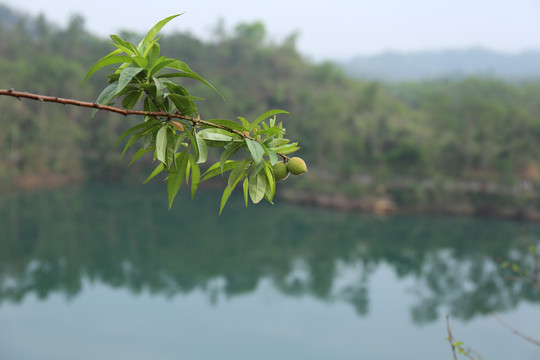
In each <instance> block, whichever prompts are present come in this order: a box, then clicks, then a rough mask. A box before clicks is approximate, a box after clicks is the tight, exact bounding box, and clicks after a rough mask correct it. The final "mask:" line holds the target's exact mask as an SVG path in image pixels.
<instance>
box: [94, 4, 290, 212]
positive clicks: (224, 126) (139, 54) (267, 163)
mask: <svg viewBox="0 0 540 360" xmlns="http://www.w3.org/2000/svg"><path fill="white" fill-rule="evenodd" d="M179 15H180V14H178V15H173V16H169V17H167V18H166V19H163V20H161V21H160V22H158V23H157V24H156V25H155V26H154V27H153V28H152V29H151V30H150V31H149V32H148V33H147V34H146V36H145V37H144V38H143V39H142V40H141V41H140V42H139V44H138V45H137V46H135V45H133V44H132V43H130V42H129V41H126V40H124V39H122V38H121V37H120V36H118V35H111V39H112V45H114V46H115V47H116V49H115V50H114V51H112V52H111V53H109V54H108V55H106V56H104V57H103V58H101V59H100V60H98V62H97V63H96V64H94V65H93V66H92V67H91V68H90V70H89V71H88V74H87V75H86V78H85V79H84V82H83V84H84V83H85V82H86V81H87V80H88V79H89V78H90V76H92V75H93V74H94V73H95V72H96V71H98V70H99V69H102V68H104V67H110V66H111V65H114V66H115V67H113V69H112V72H111V73H110V74H108V75H107V76H108V79H109V85H108V86H107V87H106V88H105V89H104V90H103V91H102V92H101V94H100V95H99V96H98V98H97V100H96V103H98V104H100V105H111V104H114V103H115V102H121V105H122V107H123V108H125V109H128V110H131V109H134V108H135V107H136V106H142V108H143V109H144V111H145V117H144V121H142V122H141V123H139V124H137V125H135V126H133V127H131V128H130V129H128V130H127V131H125V132H124V133H123V134H122V135H121V136H120V138H119V139H118V141H117V142H116V145H118V143H119V142H120V141H122V140H123V139H124V138H126V137H128V136H129V138H128V140H127V142H126V144H125V146H124V149H123V151H122V156H123V155H124V154H125V153H126V151H127V150H128V149H130V148H131V147H132V146H133V145H134V144H135V143H138V144H139V146H140V147H139V149H138V150H137V152H136V153H135V154H134V155H133V157H132V159H131V161H130V165H131V164H132V163H133V162H134V161H136V160H138V159H140V158H141V157H142V156H143V155H145V154H147V153H153V160H157V161H158V162H159V164H158V165H157V166H156V168H155V169H154V171H153V172H152V173H151V174H150V175H149V176H148V178H147V179H146V180H145V183H146V182H147V181H149V180H150V179H152V178H154V177H155V176H156V175H158V174H160V173H162V172H163V171H165V172H166V173H167V178H166V179H167V191H168V199H169V209H170V208H171V206H172V203H173V200H174V199H175V197H176V195H177V194H178V192H179V190H180V188H181V187H182V185H183V184H184V183H185V185H186V186H188V185H189V186H190V187H191V194H192V196H194V195H195V192H196V191H197V188H198V186H199V184H200V182H201V181H204V180H207V179H210V178H212V177H214V176H217V175H221V176H223V178H225V173H226V172H229V175H228V178H227V180H226V184H227V185H226V188H225V190H224V192H223V196H222V200H221V205H220V210H219V211H220V213H221V211H222V210H223V207H224V206H225V204H226V203H227V200H228V198H229V196H230V195H231V193H232V192H233V190H234V189H235V188H236V186H237V185H238V184H239V183H240V182H242V187H243V192H244V198H245V203H246V206H247V205H248V199H251V201H252V202H253V203H258V202H260V201H261V200H262V199H263V198H264V199H266V200H267V201H269V202H270V203H272V200H273V198H274V194H275V190H276V189H275V183H276V179H275V175H274V170H273V165H274V164H275V163H276V162H277V161H278V156H281V157H282V158H283V159H285V160H287V159H288V157H287V156H286V154H289V153H292V152H295V151H297V150H298V149H299V147H298V143H297V142H291V141H290V140H288V139H286V138H284V135H285V129H284V127H283V124H282V123H281V122H279V123H278V122H277V120H276V115H277V114H283V113H287V112H286V111H283V110H269V111H266V112H265V113H263V114H262V115H260V116H258V117H257V118H256V119H255V120H253V121H251V122H250V121H248V120H246V119H245V118H242V117H239V118H238V120H239V122H238V121H233V120H227V119H213V120H201V118H200V116H199V113H198V110H197V107H196V105H195V101H196V100H203V99H202V98H199V97H195V96H192V95H191V94H190V93H189V92H188V90H187V89H186V88H185V87H184V86H183V85H181V84H180V83H178V80H181V79H183V78H189V79H193V80H196V81H198V82H200V83H202V84H204V85H206V86H207V87H209V88H210V89H211V90H212V91H214V92H215V93H217V94H218V95H220V96H221V94H220V93H219V92H218V91H217V90H216V89H215V88H214V87H213V86H212V85H211V84H210V83H209V82H208V81H207V80H205V79H204V78H203V77H201V76H200V75H198V74H197V73H196V72H194V71H193V70H191V69H190V67H189V66H188V65H187V64H186V63H184V62H182V61H180V60H177V59H172V58H168V57H166V56H160V45H159V43H158V40H159V39H160V37H158V33H159V31H160V30H161V29H162V28H163V26H164V25H165V24H167V23H168V22H169V21H171V20H172V19H174V18H176V17H177V16H179ZM174 80H177V81H176V82H175V81H174ZM96 111H97V109H96V110H94V113H95V112H96ZM94 113H93V114H94ZM116 145H115V146H116ZM208 147H215V148H221V149H222V153H221V156H220V159H219V161H218V162H216V163H215V164H213V165H211V166H210V167H208V168H207V170H206V171H205V172H202V171H201V168H200V166H201V164H204V163H206V161H207V160H208ZM241 149H245V150H246V151H247V154H246V155H247V156H246V157H245V158H244V159H241V160H232V159H231V158H232V157H233V155H235V154H236V153H237V152H238V151H239V150H241Z"/></svg>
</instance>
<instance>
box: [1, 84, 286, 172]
mask: <svg viewBox="0 0 540 360" xmlns="http://www.w3.org/2000/svg"><path fill="white" fill-rule="evenodd" d="M1 95H6V96H13V97H15V98H17V99H19V100H21V99H23V98H25V99H31V100H38V101H45V102H54V103H58V104H63V105H75V106H81V107H87V108H92V109H98V110H104V111H109V112H114V113H117V114H122V115H124V116H127V115H144V116H152V117H156V118H167V119H171V118H176V119H182V120H187V121H189V122H191V123H192V124H193V125H194V126H197V125H205V126H209V127H213V128H216V129H221V130H226V131H228V132H230V133H233V134H236V135H239V136H241V137H242V138H245V139H251V140H255V139H253V138H252V137H250V136H248V135H246V134H244V133H243V132H242V131H238V130H235V129H231V128H229V127H227V126H223V125H219V124H214V123H213V122H210V121H206V120H201V119H200V118H194V117H191V116H187V115H182V114H172V113H168V112H163V111H142V110H128V109H120V108H117V107H114V106H108V105H101V104H98V103H91V102H87V101H80V100H74V99H66V98H59V97H56V96H45V95H39V94H32V93H29V92H23V91H15V90H14V89H9V90H6V89H0V96H1ZM277 154H278V155H279V156H281V157H282V158H283V159H284V160H286V161H287V160H289V157H288V156H286V155H285V154H283V153H280V152H278V153H277Z"/></svg>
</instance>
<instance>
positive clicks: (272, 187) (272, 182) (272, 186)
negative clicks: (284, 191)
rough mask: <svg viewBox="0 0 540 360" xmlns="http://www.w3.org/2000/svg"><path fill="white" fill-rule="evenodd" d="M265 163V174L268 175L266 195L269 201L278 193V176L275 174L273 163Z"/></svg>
mask: <svg viewBox="0 0 540 360" xmlns="http://www.w3.org/2000/svg"><path fill="white" fill-rule="evenodd" d="M263 163H264V174H265V175H266V193H265V196H266V198H267V199H268V201H269V202H272V199H274V195H275V193H276V178H275V176H274V171H273V169H272V165H270V164H268V163H267V162H266V161H263Z"/></svg>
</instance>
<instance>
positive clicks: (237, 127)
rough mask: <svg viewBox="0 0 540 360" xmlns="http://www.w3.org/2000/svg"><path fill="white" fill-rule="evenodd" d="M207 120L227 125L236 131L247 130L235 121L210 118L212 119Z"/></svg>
mask: <svg viewBox="0 0 540 360" xmlns="http://www.w3.org/2000/svg"><path fill="white" fill-rule="evenodd" d="M207 121H208V122H211V123H212V124H217V125H221V126H225V127H228V128H229V129H232V130H238V131H241V132H244V131H247V129H246V128H245V127H244V126H242V125H240V124H238V123H237V122H234V121H232V120H226V119H212V120H207Z"/></svg>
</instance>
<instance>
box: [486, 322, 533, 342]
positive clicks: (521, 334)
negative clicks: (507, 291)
mask: <svg viewBox="0 0 540 360" xmlns="http://www.w3.org/2000/svg"><path fill="white" fill-rule="evenodd" d="M493 317H494V318H495V319H496V320H497V321H498V322H500V323H501V324H503V325H504V326H506V327H507V328H508V329H510V331H512V332H513V333H514V334H515V335H517V336H519V337H520V338H522V339H524V340H526V341H528V342H530V343H531V344H534V345H536V346H540V341H538V340H536V339H533V338H532V337H530V336H527V335H525V334H523V333H521V332H520V331H518V330H516V329H514V328H513V327H512V326H510V325H509V324H508V323H506V322H505V321H504V320H503V319H501V318H500V317H498V316H497V315H493Z"/></svg>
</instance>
